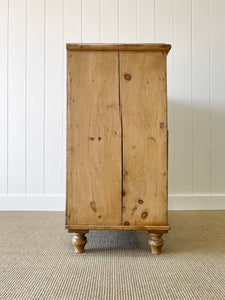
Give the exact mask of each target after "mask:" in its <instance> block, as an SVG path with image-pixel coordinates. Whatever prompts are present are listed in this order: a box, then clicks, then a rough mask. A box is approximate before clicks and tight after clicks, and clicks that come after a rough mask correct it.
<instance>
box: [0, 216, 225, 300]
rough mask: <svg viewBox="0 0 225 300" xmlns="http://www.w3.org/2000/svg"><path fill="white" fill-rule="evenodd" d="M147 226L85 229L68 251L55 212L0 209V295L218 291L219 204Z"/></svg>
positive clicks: (221, 273) (223, 262) (222, 230)
mask: <svg viewBox="0 0 225 300" xmlns="http://www.w3.org/2000/svg"><path fill="white" fill-rule="evenodd" d="M169 220H170V225H171V226H172V230H171V231H170V232H169V233H168V234H167V235H164V237H165V246H164V248H163V253H162V255H161V256H153V255H152V254H151V253H150V250H149V246H148V243H147V239H148V235H147V233H146V232H141V231H138V232H134V231H132V232H129V231H91V232H90V233H89V234H88V235H87V237H88V244H87V245H86V250H87V251H86V253H85V254H75V253H74V249H73V245H72V243H71V238H72V234H69V233H68V232H67V231H66V230H65V229H64V213H62V212H0V243H1V244H0V299H129V300H132V299H138V300H142V299H191V300H193V299H201V300H204V299H210V300H212V299H218V300H219V299H223V300H224V299H225V211H186V212H185V211H184V212H170V213H169Z"/></svg>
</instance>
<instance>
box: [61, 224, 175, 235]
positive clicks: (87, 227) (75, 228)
mask: <svg viewBox="0 0 225 300" xmlns="http://www.w3.org/2000/svg"><path fill="white" fill-rule="evenodd" d="M65 228H66V229H68V232H77V231H79V230H148V231H151V232H152V231H154V232H158V231H160V232H164V233H166V232H168V230H169V229H170V226H169V225H158V226H147V225H146V226H145V225H134V226H133V225H131V226H123V225H110V226H107V225H90V224H84V225H66V226H65Z"/></svg>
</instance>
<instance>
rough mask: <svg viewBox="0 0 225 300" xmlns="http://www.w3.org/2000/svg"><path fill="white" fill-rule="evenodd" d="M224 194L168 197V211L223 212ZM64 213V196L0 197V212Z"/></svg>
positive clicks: (224, 207)
mask: <svg viewBox="0 0 225 300" xmlns="http://www.w3.org/2000/svg"><path fill="white" fill-rule="evenodd" d="M224 209H225V194H213V195H208V194H201V195H189V194H185V195H178V194H176V195H169V210H224ZM1 210H2V211H9V210H11V211H15V210H17V211H64V210H65V196H64V195H0V211H1Z"/></svg>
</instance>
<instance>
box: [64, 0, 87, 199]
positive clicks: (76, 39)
mask: <svg viewBox="0 0 225 300" xmlns="http://www.w3.org/2000/svg"><path fill="white" fill-rule="evenodd" d="M81 5H82V1H81V0H66V1H64V14H63V24H64V25H63V32H64V34H63V35H64V38H63V44H62V47H63V81H62V82H63V87H62V88H63V101H62V105H63V107H62V119H63V145H62V146H63V173H62V175H63V194H65V193H66V116H67V114H66V112H67V101H66V100H67V98H66V97H67V80H66V79H67V78H66V77H67V65H66V62H67V60H66V43H80V42H81V35H82V30H81V22H82V19H81V15H82V11H81Z"/></svg>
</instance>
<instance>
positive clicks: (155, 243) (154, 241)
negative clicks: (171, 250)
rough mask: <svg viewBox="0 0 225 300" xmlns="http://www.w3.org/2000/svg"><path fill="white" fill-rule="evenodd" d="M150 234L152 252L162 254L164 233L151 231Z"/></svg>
mask: <svg viewBox="0 0 225 300" xmlns="http://www.w3.org/2000/svg"><path fill="white" fill-rule="evenodd" d="M149 235H150V239H149V245H150V247H151V251H152V254H161V249H162V246H163V244H164V241H163V239H162V235H163V233H161V232H159V233H158V232H157V233H156V232H149Z"/></svg>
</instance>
